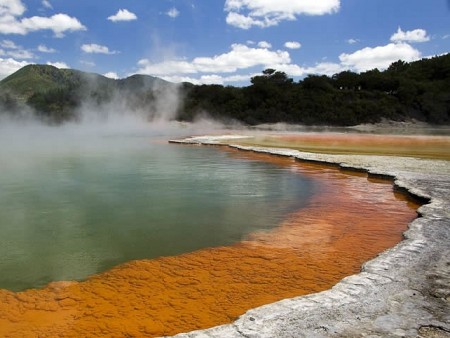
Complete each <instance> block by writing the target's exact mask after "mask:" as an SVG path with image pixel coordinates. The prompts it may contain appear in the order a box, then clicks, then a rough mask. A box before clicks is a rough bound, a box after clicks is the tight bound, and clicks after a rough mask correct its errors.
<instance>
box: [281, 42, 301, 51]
mask: <svg viewBox="0 0 450 338" xmlns="http://www.w3.org/2000/svg"><path fill="white" fill-rule="evenodd" d="M284 47H286V48H289V49H300V48H301V47H302V44H301V43H300V42H297V41H288V42H286V43H285V44H284Z"/></svg>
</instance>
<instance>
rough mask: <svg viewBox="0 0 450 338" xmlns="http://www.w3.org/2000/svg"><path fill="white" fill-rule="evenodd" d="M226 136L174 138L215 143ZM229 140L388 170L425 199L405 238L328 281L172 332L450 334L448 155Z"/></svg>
mask: <svg viewBox="0 0 450 338" xmlns="http://www.w3.org/2000/svg"><path fill="white" fill-rule="evenodd" d="M238 137H239V136H233V138H238ZM223 138H224V137H196V138H189V139H185V140H181V141H173V142H178V143H194V144H206V145H216V144H218V143H219V142H220V141H222V140H223ZM226 138H229V137H226ZM229 142H231V141H229ZM230 146H231V147H235V148H238V149H241V150H247V151H256V152H262V153H271V154H275V155H281V156H289V157H294V158H296V159H299V160H300V161H314V162H324V163H333V164H336V165H339V166H340V167H342V168H352V169H354V170H363V171H367V172H368V173H369V175H382V176H387V177H392V178H393V179H394V182H395V183H394V188H395V189H401V190H405V191H407V192H409V193H410V194H412V195H413V196H415V197H417V198H420V199H422V200H424V201H426V204H425V205H423V206H422V207H421V208H420V209H419V210H418V212H419V215H420V217H419V218H417V219H416V220H414V221H413V222H412V223H411V224H410V225H409V229H408V230H407V231H406V232H405V234H404V238H405V239H404V240H403V241H402V242H400V243H399V244H398V245H396V246H395V247H394V248H392V249H389V250H387V251H385V252H383V253H381V254H380V255H378V256H377V257H376V258H374V259H372V260H371V261H369V262H367V263H365V264H364V265H363V266H362V268H361V272H360V273H358V274H356V275H353V276H349V277H346V278H344V279H343V280H342V281H340V282H339V283H338V284H336V285H335V286H334V287H333V288H332V289H330V290H327V291H324V292H320V293H316V294H311V295H307V296H302V297H297V298H292V299H285V300H282V301H279V302H276V303H273V304H268V305H265V306H262V307H259V308H256V309H252V310H249V311H248V312H247V313H245V314H244V315H242V316H241V317H239V318H238V319H237V320H236V321H235V322H234V323H231V324H227V325H222V326H218V327H214V328H210V329H206V330H199V331H194V332H190V333H183V334H179V335H177V336H176V337H178V338H194V337H195V338H207V337H221V338H222V337H225V338H234V337H236V338H238V337H239V338H242V337H249V338H250V337H255V338H257V337H258V338H259V337H261V338H262V337H280V338H282V337H314V338H320V337H371V338H372V337H450V161H442V160H424V159H416V158H410V157H392V156H389V157H388V156H363V155H327V154H313V153H305V152H299V151H296V150H290V149H279V148H262V147H243V146H237V145H232V144H231V145H230Z"/></svg>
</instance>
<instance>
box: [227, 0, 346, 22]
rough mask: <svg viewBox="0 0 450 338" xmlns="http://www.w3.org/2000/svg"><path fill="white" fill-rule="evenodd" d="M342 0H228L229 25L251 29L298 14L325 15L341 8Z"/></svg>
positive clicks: (291, 17)
mask: <svg viewBox="0 0 450 338" xmlns="http://www.w3.org/2000/svg"><path fill="white" fill-rule="evenodd" d="M339 7H340V0H320V1H318V0H302V1H292V0H277V1H268V0H226V1H225V7H224V10H225V11H226V12H228V15H227V19H226V21H227V23H228V24H229V25H232V26H235V27H238V28H242V29H249V28H251V27H252V26H257V27H262V28H263V27H269V26H275V25H278V24H279V23H280V22H281V21H285V20H291V21H292V20H296V18H297V16H298V15H302V14H303V15H324V14H331V13H335V12H337V11H338V10H339Z"/></svg>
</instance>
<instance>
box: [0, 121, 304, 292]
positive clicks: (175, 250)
mask: <svg viewBox="0 0 450 338" xmlns="http://www.w3.org/2000/svg"><path fill="white" fill-rule="evenodd" d="M0 131H1V130H0ZM166 139H167V136H166V135H164V136H161V135H159V134H158V133H156V135H155V133H154V132H153V133H150V132H147V131H146V130H145V129H144V130H139V132H128V133H117V132H116V131H114V130H113V131H110V132H108V133H106V134H101V135H98V134H97V133H92V132H91V133H79V132H73V131H71V130H68V131H67V130H64V129H62V131H61V130H57V131H56V130H55V129H50V130H47V129H45V128H44V129H43V130H41V129H40V130H39V131H38V132H36V131H30V132H29V133H23V132H20V133H18V134H17V133H16V132H13V133H12V132H9V133H6V134H5V133H4V134H3V135H0V141H1V145H0V173H1V175H0V187H1V189H0V272H1V273H0V287H1V288H7V289H10V290H23V289H26V288H31V287H40V286H43V285H45V284H47V283H49V282H51V281H57V280H81V279H84V278H86V277H87V276H89V275H91V274H94V273H97V272H101V271H104V270H107V269H108V268H111V267H112V266H115V265H117V264H120V263H123V262H126V261H129V260H133V259H141V258H154V257H158V256H166V255H175V254H180V253H184V252H190V251H193V250H196V249H200V248H205V247H212V246H219V245H228V244H231V243H235V242H237V241H239V240H241V239H242V238H244V237H245V236H246V235H247V234H248V233H250V232H253V231H255V230H264V229H270V228H271V227H273V226H275V225H277V223H278V222H279V221H280V220H282V219H283V218H284V217H285V216H286V215H287V214H288V213H289V212H290V211H292V210H294V209H298V208H300V207H302V206H303V205H304V204H305V203H306V202H307V200H308V198H309V196H310V195H311V193H312V190H313V184H312V182H310V181H308V180H306V179H305V178H304V177H301V176H300V175H299V174H297V173H292V172H290V171H289V169H286V168H281V167H278V166H275V165H271V164H267V163H263V162H258V161H251V160H246V159H239V158H235V157H233V156H230V154H229V153H227V152H224V151H221V150H220V149H216V148H209V147H189V146H180V145H169V144H167V143H166Z"/></svg>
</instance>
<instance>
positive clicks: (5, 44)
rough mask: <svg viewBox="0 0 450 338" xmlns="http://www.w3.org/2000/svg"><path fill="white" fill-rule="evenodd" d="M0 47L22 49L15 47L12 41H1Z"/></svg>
mask: <svg viewBox="0 0 450 338" xmlns="http://www.w3.org/2000/svg"><path fill="white" fill-rule="evenodd" d="M0 47H2V48H7V49H20V48H22V47H20V46H17V45H16V44H15V43H14V41H11V40H3V41H1V42H0Z"/></svg>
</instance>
